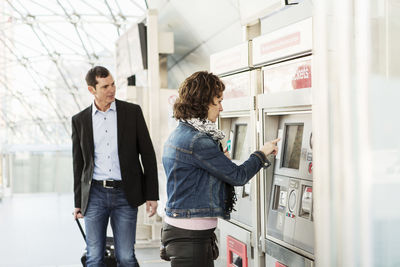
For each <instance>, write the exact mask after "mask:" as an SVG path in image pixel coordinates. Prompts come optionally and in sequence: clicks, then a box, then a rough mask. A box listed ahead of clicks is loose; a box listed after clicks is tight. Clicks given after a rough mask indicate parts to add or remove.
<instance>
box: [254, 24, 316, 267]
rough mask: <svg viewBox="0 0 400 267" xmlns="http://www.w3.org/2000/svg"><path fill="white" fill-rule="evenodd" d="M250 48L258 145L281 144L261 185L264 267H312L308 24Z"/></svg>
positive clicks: (287, 29) (269, 36)
mask: <svg viewBox="0 0 400 267" xmlns="http://www.w3.org/2000/svg"><path fill="white" fill-rule="evenodd" d="M253 47H254V53H253V63H254V64H255V65H256V66H260V67H261V70H262V84H263V86H262V87H263V93H262V94H260V95H259V96H258V97H257V101H258V109H259V117H260V119H261V122H262V127H261V128H262V129H260V131H262V134H261V140H260V142H265V141H267V140H271V139H274V138H276V137H279V138H281V141H280V142H279V143H278V149H279V152H278V154H277V155H276V157H275V158H274V160H273V166H272V168H269V169H267V170H263V171H262V177H263V179H261V185H260V188H261V196H262V198H263V199H262V201H261V203H262V205H261V209H262V213H263V214H262V220H261V222H262V227H261V228H262V230H261V231H262V238H263V242H262V250H263V252H264V253H265V266H287V267H301V266H313V265H314V219H313V174H312V95H311V92H312V84H311V75H312V57H311V50H312V19H311V18H309V19H306V20H304V21H300V22H298V23H295V24H292V25H289V26H287V27H285V28H282V29H279V30H276V31H274V32H272V33H269V34H266V35H263V36H260V37H257V38H255V39H254V40H253Z"/></svg>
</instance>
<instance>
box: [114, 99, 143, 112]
mask: <svg viewBox="0 0 400 267" xmlns="http://www.w3.org/2000/svg"><path fill="white" fill-rule="evenodd" d="M115 101H116V104H117V106H121V107H124V108H128V109H133V110H140V109H141V108H140V106H139V105H137V104H134V103H131V102H127V101H124V100H119V99H116V100H115Z"/></svg>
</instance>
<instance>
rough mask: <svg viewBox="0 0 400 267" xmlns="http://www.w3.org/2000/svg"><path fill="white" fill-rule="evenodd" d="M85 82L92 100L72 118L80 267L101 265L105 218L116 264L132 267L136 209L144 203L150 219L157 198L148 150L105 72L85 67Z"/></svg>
mask: <svg viewBox="0 0 400 267" xmlns="http://www.w3.org/2000/svg"><path fill="white" fill-rule="evenodd" d="M86 83H87V85H88V90H89V92H90V93H91V94H92V95H93V96H94V102H93V103H92V105H90V106H89V107H88V108H86V109H85V110H83V111H81V112H79V113H78V114H76V115H75V116H73V117H72V153H73V166H74V194H75V211H74V217H75V219H76V218H84V220H85V227H86V243H87V261H86V265H87V267H94V266H96V267H97V266H105V265H104V263H103V259H104V254H105V243H106V230H107V225H108V220H109V218H110V221H111V227H112V230H113V236H114V246H115V255H116V258H117V261H118V263H119V265H118V266H123V267H134V266H135V267H136V266H139V265H138V263H137V260H136V257H135V253H134V244H135V235H136V219H137V211H138V208H137V207H138V206H140V205H141V204H143V203H144V202H146V210H147V212H148V213H150V216H153V215H154V214H155V213H156V210H157V200H158V199H159V198H158V179H157V164H156V156H155V152H154V148H153V145H152V143H151V139H150V135H149V132H148V130H147V126H146V123H145V121H144V117H143V114H142V111H141V109H140V106H138V105H135V104H131V103H128V102H124V101H120V100H118V99H115V90H116V89H115V83H114V79H113V77H112V76H111V74H110V72H109V71H108V70H107V69H106V68H104V67H101V66H97V67H94V68H92V69H90V70H89V72H88V73H87V75H86ZM139 155H140V158H141V163H142V165H143V169H144V171H143V170H142V165H141V163H140V160H139Z"/></svg>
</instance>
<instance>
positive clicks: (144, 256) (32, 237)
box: [0, 194, 169, 267]
mask: <svg viewBox="0 0 400 267" xmlns="http://www.w3.org/2000/svg"><path fill="white" fill-rule="evenodd" d="M72 206H73V196H72V194H20V195H17V194H14V195H13V196H11V197H5V198H3V199H2V200H1V201H0V267H79V266H81V264H80V257H81V255H82V252H83V250H84V248H85V243H84V241H83V239H82V237H81V235H80V233H79V229H78V227H77V226H76V223H75V222H74V220H73V217H72V215H71V212H72ZM136 255H137V258H138V260H139V263H140V266H141V267H167V266H169V263H167V262H165V261H162V260H160V258H159V250H158V248H139V249H136Z"/></svg>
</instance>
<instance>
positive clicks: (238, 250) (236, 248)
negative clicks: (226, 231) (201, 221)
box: [226, 236, 248, 267]
mask: <svg viewBox="0 0 400 267" xmlns="http://www.w3.org/2000/svg"><path fill="white" fill-rule="evenodd" d="M226 244H227V248H226V251H227V253H228V255H227V260H228V262H227V265H226V266H227V267H248V261H247V248H246V244H244V243H243V242H240V241H239V240H237V239H235V238H233V237H231V236H228V237H227V238H226Z"/></svg>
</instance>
